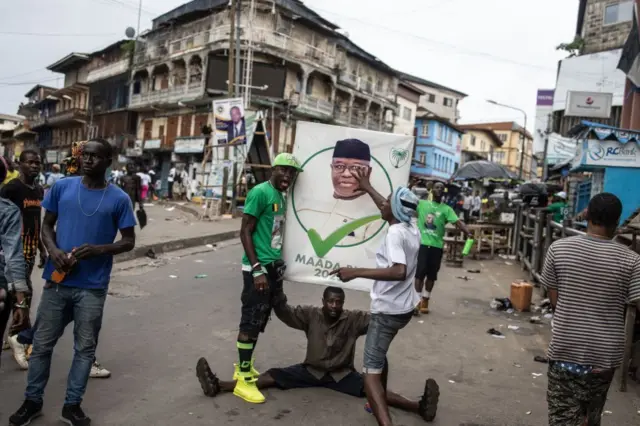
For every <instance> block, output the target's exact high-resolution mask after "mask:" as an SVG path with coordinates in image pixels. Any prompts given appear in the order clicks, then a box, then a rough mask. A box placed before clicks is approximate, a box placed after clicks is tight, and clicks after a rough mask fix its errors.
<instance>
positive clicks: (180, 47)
mask: <svg viewBox="0 0 640 426" xmlns="http://www.w3.org/2000/svg"><path fill="white" fill-rule="evenodd" d="M229 33H230V27H229V26H228V25H223V26H220V27H217V28H215V29H213V30H210V31H203V32H199V33H195V34H192V35H189V36H187V37H183V38H180V39H176V40H167V39H166V38H159V39H157V40H153V39H151V40H149V41H147V46H146V47H145V48H143V49H142V50H141V51H139V52H136V54H135V58H134V63H135V65H138V66H139V65H143V64H146V63H149V62H154V61H160V60H162V61H166V60H167V59H173V58H174V57H176V56H180V55H183V54H185V53H187V52H189V51H192V50H194V49H199V48H201V47H204V46H206V45H207V44H209V43H219V42H224V41H227V42H228V40H229ZM248 38H249V37H248V29H247V28H246V27H240V39H241V42H242V43H243V44H245V43H246V42H247V41H248ZM252 38H253V43H254V45H258V46H259V45H265V46H267V47H273V48H276V49H278V50H282V51H284V52H286V53H287V54H288V55H290V56H293V57H296V58H299V59H301V60H306V61H308V62H313V63H315V64H318V65H320V66H325V67H327V68H333V67H334V66H335V64H336V57H335V54H333V53H332V52H329V51H327V50H324V49H321V48H319V47H316V46H313V45H311V44H309V43H305V42H303V41H300V40H297V39H295V38H293V37H291V36H289V35H287V34H283V33H280V32H277V31H274V30H271V29H267V28H253V37H252Z"/></svg>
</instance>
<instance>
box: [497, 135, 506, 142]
mask: <svg viewBox="0 0 640 426" xmlns="http://www.w3.org/2000/svg"><path fill="white" fill-rule="evenodd" d="M498 139H500V141H502V142H506V141H507V134H506V133H498Z"/></svg>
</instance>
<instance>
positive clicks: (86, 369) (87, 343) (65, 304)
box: [25, 283, 107, 405]
mask: <svg viewBox="0 0 640 426" xmlns="http://www.w3.org/2000/svg"><path fill="white" fill-rule="evenodd" d="M106 298H107V289H100V290H87V289H82V288H72V287H65V286H62V285H56V284H52V283H47V285H46V286H45V289H44V291H43V292H42V298H41V299H40V305H39V306H38V314H37V316H36V322H35V324H34V326H33V332H34V336H33V350H32V352H31V357H30V358H29V376H28V379H27V390H26V392H25V399H28V400H31V401H35V402H37V403H42V397H43V395H44V389H45V387H46V386H47V382H48V380H49V371H50V368H51V354H52V353H53V348H54V347H55V345H56V343H57V342H58V339H59V338H60V337H61V336H62V333H64V329H65V327H66V326H67V324H69V323H70V322H72V321H73V323H74V325H73V350H74V353H73V362H72V364H71V370H70V371H69V376H68V379H67V393H66V395H65V400H64V403H65V405H69V404H80V403H81V402H82V397H83V396H84V392H85V390H86V389H87V381H88V380H89V373H90V372H91V365H92V364H93V360H94V357H95V352H96V346H97V345H98V334H99V333H100V327H101V326H102V312H103V310H104V303H105V300H106Z"/></svg>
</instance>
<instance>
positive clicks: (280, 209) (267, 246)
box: [242, 181, 287, 266]
mask: <svg viewBox="0 0 640 426" xmlns="http://www.w3.org/2000/svg"><path fill="white" fill-rule="evenodd" d="M286 210H287V207H286V201H285V198H284V196H283V195H282V193H281V192H280V191H278V190H277V189H275V188H274V187H273V185H271V182H269V181H267V182H263V183H261V184H259V185H256V186H255V187H253V189H251V191H249V193H248V194H247V199H246V200H245V203H244V214H248V215H251V216H253V217H255V218H256V219H258V221H257V223H256V228H255V230H254V231H253V235H252V239H253V245H254V247H255V249H256V255H257V256H258V261H259V262H260V263H261V264H263V265H266V264H268V263H271V262H274V261H276V260H279V259H280V258H281V253H282V238H283V228H284V214H285V211H286ZM242 264H243V265H249V266H251V265H250V263H249V258H248V257H247V254H246V253H245V254H244V255H243V256H242Z"/></svg>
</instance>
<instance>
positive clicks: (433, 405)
mask: <svg viewBox="0 0 640 426" xmlns="http://www.w3.org/2000/svg"><path fill="white" fill-rule="evenodd" d="M439 398H440V387H439V386H438V384H437V383H436V381H435V380H433V379H427V381H426V382H425V384H424V394H423V395H422V398H420V402H419V403H418V406H419V409H420V416H422V418H423V419H424V420H425V421H427V422H432V421H433V420H434V419H435V418H436V410H437V409H438V399H439Z"/></svg>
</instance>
